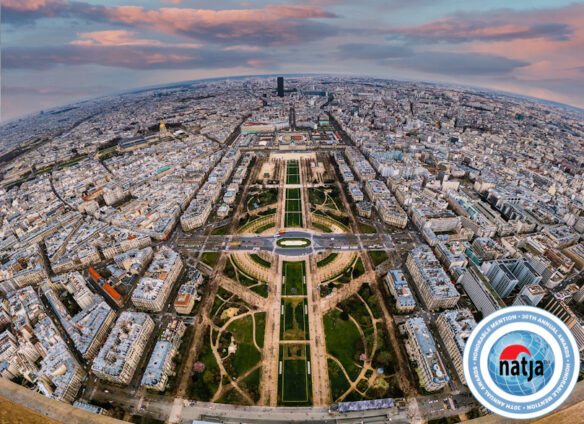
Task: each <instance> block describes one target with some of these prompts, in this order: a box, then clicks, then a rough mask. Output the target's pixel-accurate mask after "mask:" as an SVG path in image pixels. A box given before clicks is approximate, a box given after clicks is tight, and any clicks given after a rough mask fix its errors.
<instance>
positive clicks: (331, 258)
mask: <svg viewBox="0 0 584 424" xmlns="http://www.w3.org/2000/svg"><path fill="white" fill-rule="evenodd" d="M337 256H339V254H338V253H331V254H330V255H328V256H327V257H326V258H324V259H321V260H320V261H318V262H317V263H316V266H317V267H318V268H321V267H323V266H325V265H328V264H330V263H331V262H332V261H334V260H335V258H336V257H337Z"/></svg>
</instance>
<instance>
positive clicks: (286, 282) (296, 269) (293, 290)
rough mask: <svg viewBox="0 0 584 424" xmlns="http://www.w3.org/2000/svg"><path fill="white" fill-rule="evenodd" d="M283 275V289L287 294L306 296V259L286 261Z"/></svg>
mask: <svg viewBox="0 0 584 424" xmlns="http://www.w3.org/2000/svg"><path fill="white" fill-rule="evenodd" d="M282 275H283V277H285V278H284V279H283V283H282V284H283V286H284V287H283V289H282V292H283V293H284V294H285V295H288V296H289V295H292V296H294V295H297V296H304V295H305V294H306V290H305V284H306V283H305V281H304V275H305V274H304V261H300V262H284V263H283V270H282Z"/></svg>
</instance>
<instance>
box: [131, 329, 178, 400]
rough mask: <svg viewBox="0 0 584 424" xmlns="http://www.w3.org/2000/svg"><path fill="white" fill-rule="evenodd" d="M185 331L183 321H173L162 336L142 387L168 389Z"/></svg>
mask: <svg viewBox="0 0 584 424" xmlns="http://www.w3.org/2000/svg"><path fill="white" fill-rule="evenodd" d="M185 331H186V326H185V323H184V322H183V321H182V320H181V319H173V320H172V321H171V322H170V323H169V324H168V326H167V327H166V328H165V329H164V331H163V332H162V333H161V334H160V337H158V341H157V342H156V345H155V346H154V350H153V351H152V355H151V356H150V360H149V361H148V365H147V366H146V370H145V371H144V375H143V376H142V382H141V384H142V386H144V387H146V388H148V389H151V390H158V391H162V390H164V389H165V388H166V384H167V383H168V378H169V376H170V375H172V374H173V373H174V369H175V366H174V363H173V361H172V360H173V358H174V356H175V355H176V353H177V350H178V347H179V346H180V343H181V340H182V337H183V335H184V334H185Z"/></svg>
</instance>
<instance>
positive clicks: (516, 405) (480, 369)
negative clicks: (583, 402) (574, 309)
mask: <svg viewBox="0 0 584 424" xmlns="http://www.w3.org/2000/svg"><path fill="white" fill-rule="evenodd" d="M463 365H464V376H465V378H466V381H467V384H468V387H469V389H470V391H471V392H472V394H473V395H474V397H475V398H476V399H477V400H478V401H479V402H480V403H481V404H482V405H484V406H485V407H486V408H487V409H489V410H491V411H492V412H494V413H496V414H499V415H502V416H504V417H506V418H514V419H532V418H537V417H540V416H542V415H545V414H548V413H549V412H551V411H553V410H554V409H556V408H557V407H558V406H560V405H561V404H562V403H563V402H564V401H565V400H566V399H567V398H568V396H569V395H570V393H572V390H573V389H574V386H575V385H576V381H577V379H578V373H579V371H580V352H579V351H578V345H577V344H576V340H575V339H574V336H573V335H572V333H571V332H570V329H569V328H568V327H567V326H566V325H565V324H564V323H563V322H562V321H561V320H560V319H559V318H557V317H556V316H554V315H552V314H550V313H549V312H547V311H545V310H543V309H540V308H535V307H532V306H510V307H508V308H503V309H501V310H499V311H497V312H494V313H492V314H490V315H489V316H487V317H486V318H484V319H483V320H482V321H481V322H480V323H479V324H478V325H477V327H476V328H475V329H474V330H473V332H472V333H471V335H470V337H469V339H468V340H467V343H466V346H465V349H464V360H463Z"/></svg>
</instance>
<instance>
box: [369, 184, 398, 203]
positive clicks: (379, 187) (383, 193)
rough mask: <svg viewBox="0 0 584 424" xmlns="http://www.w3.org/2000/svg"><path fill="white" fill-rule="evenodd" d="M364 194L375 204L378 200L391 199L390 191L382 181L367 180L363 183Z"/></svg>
mask: <svg viewBox="0 0 584 424" xmlns="http://www.w3.org/2000/svg"><path fill="white" fill-rule="evenodd" d="M365 193H367V196H369V199H370V200H371V202H373V203H375V202H376V201H377V200H378V199H389V198H391V197H393V196H392V195H391V191H389V188H387V185H386V184H385V183H384V182H383V181H379V180H367V181H365Z"/></svg>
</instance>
